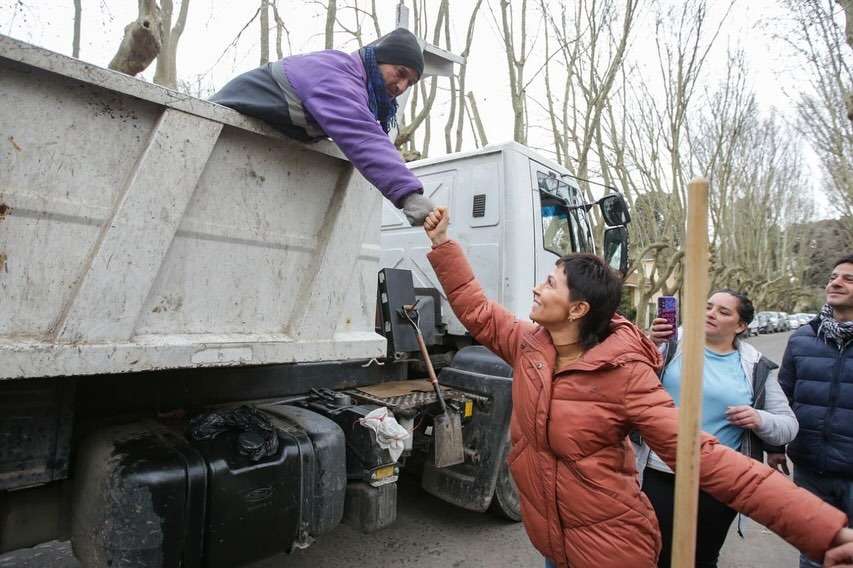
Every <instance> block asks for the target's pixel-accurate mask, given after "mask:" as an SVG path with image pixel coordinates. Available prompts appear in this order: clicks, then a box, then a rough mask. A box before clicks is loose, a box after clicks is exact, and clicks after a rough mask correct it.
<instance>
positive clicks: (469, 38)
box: [447, 0, 483, 152]
mask: <svg viewBox="0 0 853 568" xmlns="http://www.w3.org/2000/svg"><path fill="white" fill-rule="evenodd" d="M482 3H483V0H477V3H476V4H474V9H473V10H471V17H470V18H468V32H467V33H466V34H465V49H463V50H462V53H461V55H462V58H463V62H462V64H461V65H460V66H459V73H458V75H457V78H458V81H459V88H458V90H457V91H456V93H455V94H456V97H458V103H457V108H458V111H459V115H458V116H457V117H456V143H455V145H454V147H453V151H455V152H459V151H460V150H462V128H463V123H464V119H465V96H466V95H465V76H466V74H467V71H468V57H469V56H470V55H471V45H472V44H473V42H474V29H475V26H476V23H477V14H478V13H479V12H480V6H481V5H482ZM448 21H449V18H448ZM449 41H450V40H449V39H448V44H447V48H448V49H450V43H449ZM453 94H454V93H453V92H451V96H453ZM471 98H472V100H473V95H472V96H471ZM451 116H452V113H451ZM477 120H479V117H477ZM447 151H448V152H450V151H451V150H450V145H449V144H448V150H447Z"/></svg>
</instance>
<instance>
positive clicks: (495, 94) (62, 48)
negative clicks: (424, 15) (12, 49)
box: [0, 0, 825, 216]
mask: <svg viewBox="0 0 853 568" xmlns="http://www.w3.org/2000/svg"><path fill="white" fill-rule="evenodd" d="M177 1H178V0H176V3H177ZM672 1H673V2H677V0H672ZM257 3H258V2H257V1H253V0H240V1H236V2H235V1H229V0H191V3H190V8H189V17H188V20H187V25H186V30H185V31H184V34H183V36H182V37H181V40H180V44H179V51H178V76H179V79H184V80H188V81H196V80H197V78H198V77H201V84H202V86H203V87H204V88H214V89H215V88H218V87H221V86H222V85H223V84H224V83H225V82H226V81H227V80H228V79H229V78H230V77H231V76H233V75H235V74H236V73H239V72H242V71H246V70H249V69H251V68H253V67H256V66H257V65H258V61H259V53H260V48H259V24H258V22H257V20H256V21H255V22H254V23H252V24H251V25H250V26H249V27H248V28H247V29H246V30H245V31H244V32H243V34H242V37H241V39H240V41H239V42H238V43H237V45H236V47H234V48H231V49H227V50H226V48H227V47H228V46H229V44H230V43H231V42H232V41H233V40H234V39H235V38H236V36H237V34H238V33H239V32H240V30H241V28H243V26H244V25H245V24H246V23H247V22H248V21H249V20H250V19H251V18H252V16H253V14H254V13H255V12H256V10H257ZM376 3H377V10H378V12H379V13H380V17H381V22H380V23H381V26H382V30H383V31H389V30H390V29H391V28H392V27H393V25H394V20H395V6H396V4H397V3H398V0H376ZM406 3H407V4H408V5H409V6H411V4H412V0H407V1H406ZM473 3H474V2H473V0H452V1H451V3H450V5H451V15H452V18H451V35H452V37H453V42H454V44H453V47H455V48H458V49H461V46H462V44H463V41H464V34H465V32H466V29H467V25H468V16H469V14H470V12H471V8H472V6H473ZM361 4H363V5H369V2H368V0H364V1H363V2H361ZM528 4H530V5H531V7H530V8H529V9H530V10H531V14H533V15H534V16H533V17H534V18H535V14H536V10H535V9H534V6H533V5H534V4H536V3H535V2H533V1H530V2H528ZM727 4H728V2H723V1H712V2H710V3H709V5H710V13H709V21H710V24H709V26H713V24H714V22H716V21H718V20H719V19H720V18H721V17H722V15H723V12H722V8H723V7H724V5H727ZM278 5H279V10H280V12H281V14H282V17H283V18H284V19H285V21H286V23H287V25H288V26H289V29H290V31H291V44H292V47H293V52H294V53H299V52H307V51H314V50H317V49H322V46H323V45H322V44H323V37H322V30H323V27H324V13H323V8H322V7H321V6H320V5H318V4H317V3H314V2H305V1H302V0H278ZM427 5H428V6H429V7H430V9H431V13H432V14H434V13H435V7H436V6H437V5H438V0H427ZM515 5H516V6H518V5H520V3H519V2H516V3H515ZM641 6H642V4H641ZM176 12H177V9H176ZM73 13H74V11H73V1H72V0H0V32H2V33H4V34H7V35H11V36H13V37H16V38H19V39H22V40H24V41H27V42H30V43H34V44H36V45H39V46H43V47H46V48H48V49H51V50H53V51H57V52H60V53H65V54H69V55H70V53H71V42H72V34H73ZM135 18H136V1H134V0H83V24H82V42H81V50H80V57H81V59H84V60H86V61H89V62H92V63H95V64H97V65H101V66H104V67H106V66H107V64H108V63H109V61H110V59H111V58H112V56H113V54H114V53H115V51H116V48H117V46H118V44H119V43H120V41H121V37H122V30H123V28H124V26H125V25H126V24H127V23H128V22H130V21H131V20H133V19H135ZM271 19H272V18H271ZM786 19H787V15H786V14H785V12H784V11H783V10H782V9H781V8H780V7H779V6H778V3H777V2H776V1H775V0H738V1H737V2H736V3H735V5H734V8H733V10H732V12H731V13H730V14H729V16H728V18H727V19H726V21H725V23H724V25H723V30H722V33H721V36H720V38H719V39H718V42H717V44H716V47H715V49H714V51H713V52H712V53H711V55H710V57H709V60H708V64H707V65H708V66H707V74H706V80H705V83H706V84H707V85H708V88H709V89H712V88H713V86H714V83H715V81H718V80H719V78H720V76H721V73H722V72H723V70H724V69H725V65H726V56H727V51H728V48H730V47H731V48H734V47H741V48H743V49H744V51H745V54H746V57H747V62H748V64H749V66H750V70H751V75H750V79H751V81H750V82H751V87H752V88H753V89H754V91H755V92H756V94H757V96H758V99H759V103H760V105H761V107H762V109H763V110H764V111H765V112H770V111H771V109H775V110H776V111H777V112H779V113H780V114H782V115H783V116H791V111H792V100H791V98H790V96H791V95H792V94H793V92H789V91H791V88H790V86H791V85H795V84H796V82H797V81H798V78H799V76H800V74H801V72H802V71H801V70H800V69H798V67H797V64H796V62H794V61H793V60H792V59H791V57H790V56H789V54H788V52H787V50H786V48H785V46H784V44H783V42H781V41H780V40H778V39H776V38H774V34H779V33H782V32H783V30H784V29H785V26H786V23H785V20H786ZM271 35H272V37H271V41H274V33H273V34H271ZM349 39H350V38H349V37H348V36H347V35H346V34H345V33H341V34H340V35H339V36H338V41H337V42H336V47H337V48H339V49H343V50H347V51H348V50H353V49H355V48H356V47H357V46H356V45H355V44H354V43H352V42H351V41H349V42H348V40H349ZM368 39H372V38H371V37H368ZM287 49H288V48H287V46H286V45H285V54H287ZM271 51H272V56H273V57H275V50H274V48H272V49H271ZM223 53H224V55H223ZM630 53H631V55H630V57H631V58H632V60H633V61H634V62H637V63H638V64H640V65H652V66H654V65H656V60H657V54H656V52H655V46H654V13H653V11H652V10H649V9H648V4H646V5H645V9H641V10H640V21H639V22H638V24H637V26H636V28H635V30H634V35H633V40H632V46H631V52H630ZM153 70H154V66H153V65H152V66H151V68H149V70H147V71H146V72H145V73H144V74H143V76H144V77H146V78H147V79H150V78H151V77H152V76H153ZM650 74H653V73H650ZM507 77H508V75H507V70H506V60H505V58H504V55H503V44H502V40H501V37H500V5H499V0H484V4H483V7H482V9H481V12H480V18H479V20H478V27H477V34H476V39H475V42H474V46H473V50H472V53H471V56H470V59H469V72H468V86H469V88H470V89H471V90H473V91H474V93H475V95H476V98H477V102H478V106H479V107H480V111H481V114H482V115H483V121H484V123H485V127H486V131H487V134H488V137H489V141H490V142H500V141H504V140H510V139H512V128H513V125H512V111H511V107H510V102H509V100H510V99H509V88H508V84H509V81H508V78H507ZM442 84H443V85H446V82H443V83H442ZM445 106H446V104H444V103H443V104H442V105H441V106H440V107H439V109H438V110H439V111H442V110H443V108H442V107H445ZM533 121H534V122H536V119H535V118H534V120H533ZM539 122H541V124H543V125H544V124H545V122H544V120H541V119H540V120H539ZM434 125H435V127H434V128H437V129H438V128H440V127H443V120H441V119H437V120H435V122H434ZM547 139H548V137H547V136H546V133H545V131H544V130H538V131H537V129H533V130H531V145H540V146H545V145H547ZM466 148H473V139H472V137H471V136H470V135H468V134H466ZM443 150H444V144H443V135H442V133H441V132H434V134H433V143H432V146H431V155H437V154H441V153H443ZM808 161H809V163H810V164H813V163H814V159H813V156H812V157H810V158H809V159H808ZM812 167H813V166H812ZM824 205H825V201H824V200H823V199H819V207H818V208H819V211H818V212H819V213H820V212H821V211H820V210H822V209H824ZM821 216H823V215H821Z"/></svg>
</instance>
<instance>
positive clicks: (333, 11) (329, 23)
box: [325, 0, 338, 49]
mask: <svg viewBox="0 0 853 568" xmlns="http://www.w3.org/2000/svg"><path fill="white" fill-rule="evenodd" d="M337 12H338V2H337V0H328V4H327V5H326V32H325V38H326V42H325V49H333V48H334V47H335V20H336V19H337Z"/></svg>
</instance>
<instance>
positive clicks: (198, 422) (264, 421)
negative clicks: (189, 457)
mask: <svg viewBox="0 0 853 568" xmlns="http://www.w3.org/2000/svg"><path fill="white" fill-rule="evenodd" d="M223 432H239V433H240V434H239V436H237V446H238V448H239V450H240V453H241V454H243V455H244V456H248V457H249V459H250V460H252V461H258V460H260V459H261V458H265V457H267V456H272V455H274V454H275V453H276V452H278V433H277V432H276V430H275V428H274V427H273V425H272V423H271V422H270V420H269V418H268V417H267V416H266V415H265V414H264V413H262V412H260V411H259V410H258V409H256V408H253V407H251V406H245V405H243V406H239V407H237V408H233V409H230V410H217V411H214V412H209V413H207V414H200V415H198V416H196V417H195V418H193V419H192V420H190V435H191V436H192V439H193V440H212V439H213V438H215V437H217V436H218V435H220V434H222V433H223Z"/></svg>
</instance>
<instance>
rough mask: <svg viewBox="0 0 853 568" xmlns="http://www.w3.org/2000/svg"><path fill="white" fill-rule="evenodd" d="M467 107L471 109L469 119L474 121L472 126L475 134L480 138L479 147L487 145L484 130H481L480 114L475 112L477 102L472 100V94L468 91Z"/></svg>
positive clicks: (487, 141)
mask: <svg viewBox="0 0 853 568" xmlns="http://www.w3.org/2000/svg"><path fill="white" fill-rule="evenodd" d="M468 105H469V106H470V107H471V113H470V115H471V117H472V119H473V121H474V125H475V126H476V127H477V134H478V135H479V136H480V145H481V146H486V145H488V143H489V140H488V138H486V129H485V128H483V121H481V120H480V112H479V111H478V110H477V101H476V100H474V93H473V92H471V91H468Z"/></svg>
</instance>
